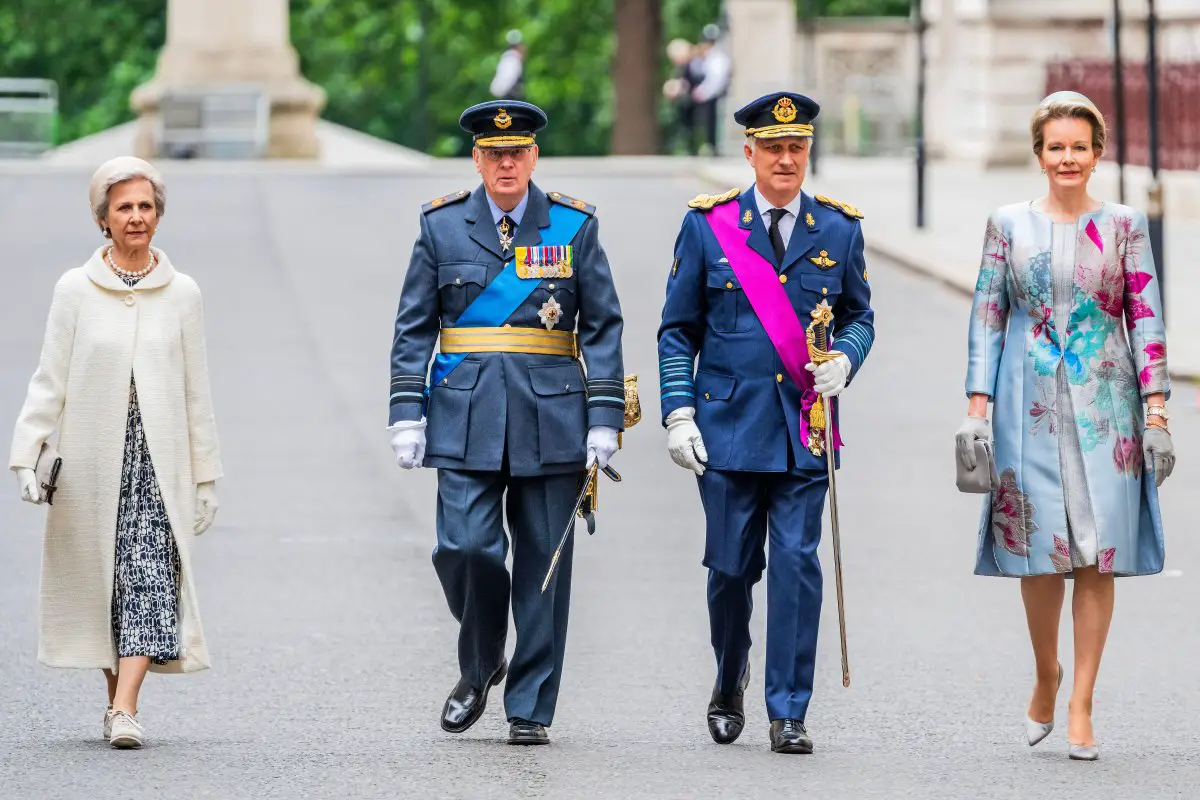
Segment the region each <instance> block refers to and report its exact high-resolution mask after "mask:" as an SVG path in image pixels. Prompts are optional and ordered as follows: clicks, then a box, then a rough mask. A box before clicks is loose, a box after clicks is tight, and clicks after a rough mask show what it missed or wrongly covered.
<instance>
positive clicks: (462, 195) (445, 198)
mask: <svg viewBox="0 0 1200 800" xmlns="http://www.w3.org/2000/svg"><path fill="white" fill-rule="evenodd" d="M470 196H471V193H470V192H468V191H467V190H466V189H459V190H458V191H457V192H451V193H450V194H445V195H442V196H441V197H438V198H435V199H433V200H430V201H429V202H428V203H426V204H425V205H423V206H421V211H422V213H425V214H428V213H429V212H430V211H433V210H434V209H438V208H441V207H442V206H448V205H453V204H454V203H458V202H460V201H462V200H466V199H467V198H468V197H470Z"/></svg>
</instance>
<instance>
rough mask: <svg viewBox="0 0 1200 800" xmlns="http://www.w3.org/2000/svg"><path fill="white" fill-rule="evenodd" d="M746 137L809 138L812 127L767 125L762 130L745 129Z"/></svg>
mask: <svg viewBox="0 0 1200 800" xmlns="http://www.w3.org/2000/svg"><path fill="white" fill-rule="evenodd" d="M746 135H747V136H753V137H754V138H756V139H782V138H783V137H785V136H800V137H811V136H812V135H813V126H812V125H809V124H807V123H803V122H801V123H791V124H787V125H767V126H765V127H762V128H746Z"/></svg>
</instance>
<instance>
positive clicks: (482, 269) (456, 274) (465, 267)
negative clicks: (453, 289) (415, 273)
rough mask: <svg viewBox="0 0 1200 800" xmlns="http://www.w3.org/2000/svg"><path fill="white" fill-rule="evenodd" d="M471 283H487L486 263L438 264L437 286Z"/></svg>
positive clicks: (440, 287)
mask: <svg viewBox="0 0 1200 800" xmlns="http://www.w3.org/2000/svg"><path fill="white" fill-rule="evenodd" d="M468 283H473V284H475V285H476V286H484V285H486V284H487V264H472V263H464V264H439V265H438V288H439V289H445V288H446V287H447V286H465V285H466V284H468Z"/></svg>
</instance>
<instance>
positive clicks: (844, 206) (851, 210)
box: [813, 194, 863, 219]
mask: <svg viewBox="0 0 1200 800" xmlns="http://www.w3.org/2000/svg"><path fill="white" fill-rule="evenodd" d="M813 199H814V200H816V201H817V202H818V203H820V204H821V205H823V206H829V207H830V208H836V209H837V210H838V211H840V212H842V213H843V214H845V215H846V216H847V217H850V218H851V219H862V218H863V215H862V212H861V211H859V210H858V209H857V208H855V207H854V206H852V205H850V204H849V203H843V202H842V201H841V200H834V199H833V198H832V197H826V196H825V195H823V194H819V195H816V196H815V197H814V198H813Z"/></svg>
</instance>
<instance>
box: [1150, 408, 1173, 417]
mask: <svg viewBox="0 0 1200 800" xmlns="http://www.w3.org/2000/svg"><path fill="white" fill-rule="evenodd" d="M1146 416H1148V417H1162V418H1163V419H1164V420H1168V419H1170V418H1171V415H1170V414H1168V413H1167V407H1166V406H1146Z"/></svg>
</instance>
